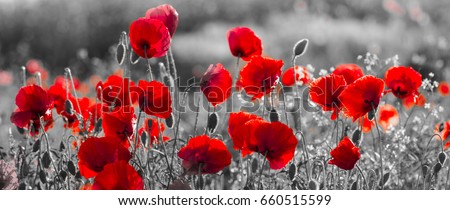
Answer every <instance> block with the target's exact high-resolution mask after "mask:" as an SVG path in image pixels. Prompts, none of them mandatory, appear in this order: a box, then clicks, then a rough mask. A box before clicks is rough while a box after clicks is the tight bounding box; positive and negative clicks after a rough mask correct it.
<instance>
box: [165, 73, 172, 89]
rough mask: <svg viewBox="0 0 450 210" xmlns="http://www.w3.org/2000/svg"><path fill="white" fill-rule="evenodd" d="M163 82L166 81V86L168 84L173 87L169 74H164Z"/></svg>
mask: <svg viewBox="0 0 450 210" xmlns="http://www.w3.org/2000/svg"><path fill="white" fill-rule="evenodd" d="M163 82H164V85H165V86H167V87H172V84H171V83H170V77H169V76H167V75H164V76H163Z"/></svg>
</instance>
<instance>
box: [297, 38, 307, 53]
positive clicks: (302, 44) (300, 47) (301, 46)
mask: <svg viewBox="0 0 450 210" xmlns="http://www.w3.org/2000/svg"><path fill="white" fill-rule="evenodd" d="M307 47H308V39H302V40H300V41H298V42H297V43H296V44H295V45H294V57H298V56H301V55H303V53H305V51H306V48H307Z"/></svg>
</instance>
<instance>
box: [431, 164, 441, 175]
mask: <svg viewBox="0 0 450 210" xmlns="http://www.w3.org/2000/svg"><path fill="white" fill-rule="evenodd" d="M441 169H442V164H441V163H436V165H434V167H433V172H434V174H437V173H439V171H440V170H441Z"/></svg>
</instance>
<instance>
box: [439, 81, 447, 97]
mask: <svg viewBox="0 0 450 210" xmlns="http://www.w3.org/2000/svg"><path fill="white" fill-rule="evenodd" d="M437 90H438V93H439V94H441V95H442V96H448V95H449V94H450V85H449V84H448V83H447V82H445V81H442V82H440V83H439V86H438V88H437Z"/></svg>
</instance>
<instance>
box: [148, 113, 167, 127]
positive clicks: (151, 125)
mask: <svg viewBox="0 0 450 210" xmlns="http://www.w3.org/2000/svg"><path fill="white" fill-rule="evenodd" d="M148 123H152V122H151V120H149V121H148ZM166 125H167V127H169V128H173V114H172V113H171V114H170V116H169V117H168V118H166ZM151 127H152V125H149V128H151Z"/></svg>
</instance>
